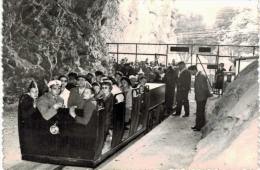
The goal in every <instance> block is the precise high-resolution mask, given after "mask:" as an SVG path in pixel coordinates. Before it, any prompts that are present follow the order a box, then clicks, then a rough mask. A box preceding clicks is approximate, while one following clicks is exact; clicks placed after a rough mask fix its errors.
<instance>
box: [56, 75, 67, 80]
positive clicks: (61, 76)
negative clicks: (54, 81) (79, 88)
mask: <svg viewBox="0 0 260 170" xmlns="http://www.w3.org/2000/svg"><path fill="white" fill-rule="evenodd" d="M63 77H64V78H66V79H67V80H68V77H67V76H66V75H60V76H59V78H58V80H60V79H61V78H63Z"/></svg>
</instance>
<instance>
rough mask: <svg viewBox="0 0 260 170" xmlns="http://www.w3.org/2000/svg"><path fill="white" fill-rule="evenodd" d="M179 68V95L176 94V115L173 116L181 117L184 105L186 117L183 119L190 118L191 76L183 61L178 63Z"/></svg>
mask: <svg viewBox="0 0 260 170" xmlns="http://www.w3.org/2000/svg"><path fill="white" fill-rule="evenodd" d="M178 67H179V77H178V80H177V94H176V102H177V107H176V113H175V114H173V116H179V115H181V109H182V105H184V110H185V115H184V116H183V117H188V116H189V115H190V108H189V99H188V95H189V91H190V86H191V74H190V72H189V71H188V70H187V69H186V65H185V63H184V62H183V61H181V62H179V63H178Z"/></svg>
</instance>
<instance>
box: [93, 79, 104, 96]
mask: <svg viewBox="0 0 260 170" xmlns="http://www.w3.org/2000/svg"><path fill="white" fill-rule="evenodd" d="M92 88H93V89H94V94H95V95H94V97H95V99H100V98H103V96H104V93H103V91H102V90H101V86H100V84H99V83H98V82H94V83H92Z"/></svg>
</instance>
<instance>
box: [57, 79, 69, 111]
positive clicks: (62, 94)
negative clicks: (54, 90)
mask: <svg viewBox="0 0 260 170" xmlns="http://www.w3.org/2000/svg"><path fill="white" fill-rule="evenodd" d="M59 80H60V81H61V92H60V97H61V98H63V100H64V106H65V108H67V107H68V99H69V96H70V91H69V90H68V89H67V88H66V86H67V84H68V77H67V76H65V75H61V76H60V77H59Z"/></svg>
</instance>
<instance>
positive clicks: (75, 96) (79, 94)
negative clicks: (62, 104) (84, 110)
mask: <svg viewBox="0 0 260 170" xmlns="http://www.w3.org/2000/svg"><path fill="white" fill-rule="evenodd" d="M77 84H78V86H77V87H75V88H72V89H71V90H70V96H69V99H68V107H71V106H77V108H78V109H80V107H81V105H82V102H83V93H84V91H85V90H86V89H89V88H91V85H90V84H89V82H88V81H87V78H86V77H85V76H84V75H78V77H77Z"/></svg>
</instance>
